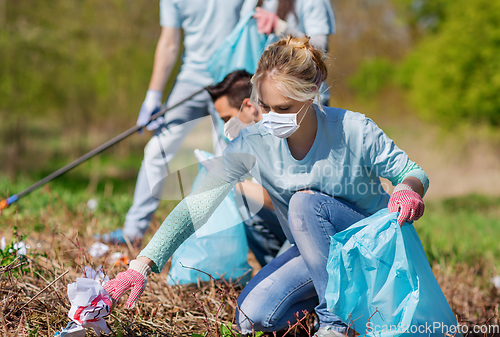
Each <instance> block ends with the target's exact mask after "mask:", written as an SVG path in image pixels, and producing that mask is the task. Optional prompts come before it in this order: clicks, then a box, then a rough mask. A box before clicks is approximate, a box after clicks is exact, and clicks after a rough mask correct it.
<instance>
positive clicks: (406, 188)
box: [392, 183, 415, 194]
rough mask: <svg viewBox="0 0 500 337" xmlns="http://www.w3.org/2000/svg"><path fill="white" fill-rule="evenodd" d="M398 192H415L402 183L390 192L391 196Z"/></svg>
mask: <svg viewBox="0 0 500 337" xmlns="http://www.w3.org/2000/svg"><path fill="white" fill-rule="evenodd" d="M399 191H412V192H415V191H414V190H413V189H412V188H411V187H410V186H409V185H407V184H404V183H399V184H398V185H397V186H396V187H395V188H394V191H392V194H394V193H396V192H399Z"/></svg>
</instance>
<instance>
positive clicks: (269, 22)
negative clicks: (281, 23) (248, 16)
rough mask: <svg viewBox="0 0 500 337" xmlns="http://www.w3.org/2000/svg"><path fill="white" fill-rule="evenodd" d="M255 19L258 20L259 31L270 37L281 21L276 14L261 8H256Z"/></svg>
mask: <svg viewBox="0 0 500 337" xmlns="http://www.w3.org/2000/svg"><path fill="white" fill-rule="evenodd" d="M253 17H254V18H256V19H257V31H258V32H259V33H261V34H266V35H269V34H271V33H272V32H274V28H276V23H278V20H279V19H280V18H279V17H278V16H277V15H276V14H274V13H271V12H268V11H266V10H264V9H262V8H260V7H257V8H255V14H254V15H253Z"/></svg>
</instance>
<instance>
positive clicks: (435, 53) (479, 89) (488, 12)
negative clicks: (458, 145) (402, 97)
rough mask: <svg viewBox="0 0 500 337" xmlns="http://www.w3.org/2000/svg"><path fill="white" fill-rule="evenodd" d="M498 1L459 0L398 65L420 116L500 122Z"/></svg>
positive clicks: (444, 121)
mask: <svg viewBox="0 0 500 337" xmlns="http://www.w3.org/2000/svg"><path fill="white" fill-rule="evenodd" d="M498 22H500V3H499V2H498V1H493V2H492V1H487V0H477V1H472V2H471V1H465V0H459V1H457V2H455V4H454V5H453V6H450V8H449V11H448V15H447V17H446V21H444V22H442V24H441V26H440V29H439V31H438V32H436V33H435V34H433V35H429V36H427V37H425V38H424V39H423V40H422V41H421V43H420V44H419V45H418V46H417V48H416V49H415V50H414V52H413V53H412V54H411V55H410V56H409V58H408V59H407V60H406V62H405V63H404V65H403V66H402V69H401V70H400V79H401V82H402V83H404V84H406V85H407V86H408V87H409V89H410V98H411V100H412V102H413V103H414V104H415V106H416V107H417V108H419V111H420V114H421V116H422V117H424V118H426V119H428V120H431V121H437V122H438V123H440V124H442V125H445V126H453V125H456V124H459V123H464V122H465V123H467V122H472V123H489V124H491V125H494V126H497V125H500V95H498V92H499V91H500V70H499V69H500V58H499V57H498V55H499V54H500V25H498Z"/></svg>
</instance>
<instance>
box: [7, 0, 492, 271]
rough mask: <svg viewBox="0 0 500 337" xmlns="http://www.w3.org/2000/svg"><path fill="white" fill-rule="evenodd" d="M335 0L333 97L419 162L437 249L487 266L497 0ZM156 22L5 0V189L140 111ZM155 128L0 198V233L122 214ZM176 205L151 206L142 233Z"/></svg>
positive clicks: (114, 7)
mask: <svg viewBox="0 0 500 337" xmlns="http://www.w3.org/2000/svg"><path fill="white" fill-rule="evenodd" d="M332 4H333V7H334V10H335V15H336V19H337V33H336V34H335V35H334V36H331V41H330V46H331V48H330V52H329V54H328V64H329V76H328V83H329V85H330V87H331V93H332V97H331V100H330V105H331V106H336V107H342V108H347V109H350V110H354V111H359V112H362V113H364V114H366V115H367V116H369V117H370V118H372V119H373V120H374V121H375V122H376V123H377V124H379V126H381V128H382V129H384V131H386V133H387V134H388V135H389V136H390V137H391V138H392V139H394V141H395V142H396V144H397V145H398V146H399V147H401V148H402V149H404V150H405V151H406V152H407V153H408V154H409V156H410V158H411V159H412V160H414V161H415V162H417V163H418V164H419V165H420V166H421V167H422V168H423V169H424V170H425V171H426V172H427V173H428V175H429V177H430V182H431V183H430V188H429V192H428V195H427V196H426V200H427V203H426V207H427V209H426V214H425V216H424V217H423V218H422V220H420V221H419V222H418V223H417V225H416V227H417V231H418V233H419V235H420V238H421V240H422V242H423V244H424V247H425V249H426V252H427V255H428V257H429V259H430V260H431V262H437V263H441V264H444V265H447V264H454V263H457V262H460V263H462V262H464V263H467V264H469V265H472V266H474V265H478V264H481V265H485V266H488V268H491V269H492V274H495V273H496V271H495V268H498V267H500V263H499V261H500V244H499V242H498V238H500V132H499V131H500V95H499V94H498V93H499V92H500V57H499V55H500V24H499V22H500V2H498V1H487V0H474V1H465V0H332ZM159 34H160V26H159V14H158V2H157V1H133V0H121V1H114V0H113V1H97V0H87V1H78V2H76V1H66V0H53V1H51V5H50V6H48V5H47V4H46V3H44V2H40V1H31V2H22V1H8V0H0V197H1V198H5V197H7V196H8V195H12V194H14V193H17V192H19V191H21V190H23V189H24V188H26V187H28V186H29V185H31V184H32V183H34V182H36V181H37V180H39V179H41V178H43V177H44V176H46V175H47V174H49V173H51V172H53V171H54V170H56V169H58V168H60V167H62V166H64V165H65V164H67V163H69V162H70V161H72V160H74V159H76V158H78V157H79V156H81V155H82V154H84V153H86V152H88V151H89V150H91V149H93V148H95V147H96V146H98V145H100V144H102V143H103V142H105V141H106V140H108V139H110V138H112V137H113V136H115V135H117V134H118V133H120V132H122V131H124V130H126V129H128V128H129V127H131V126H133V125H134V124H135V121H136V119H137V115H138V112H139V109H140V106H141V104H142V101H143V99H144V96H145V93H146V90H147V86H148V83H149V79H150V76H151V71H152V66H153V55H154V50H155V47H156V42H157V41H158V37H159ZM174 75H175V74H174ZM173 77H174V76H173V75H172V78H173ZM171 85H172V83H169V85H168V88H167V90H169V89H170V88H171ZM150 135H151V134H150V133H148V132H145V133H144V134H142V135H139V134H136V135H133V136H131V137H129V138H128V139H125V140H124V141H122V142H121V143H119V144H117V145H116V146H114V147H113V148H111V149H109V150H107V151H106V152H104V153H103V154H101V155H99V156H97V157H95V158H92V159H91V160H89V161H87V162H86V163H84V164H82V165H81V166H79V167H78V168H77V169H74V170H72V171H71V172H69V173H67V174H65V175H64V176H62V177H60V178H58V179H56V180H54V181H53V182H51V183H50V184H48V185H46V186H45V187H43V188H41V189H39V190H37V191H35V192H33V193H31V194H30V195H29V196H27V197H25V198H23V199H22V200H20V201H19V202H18V203H16V204H15V205H13V206H12V207H10V208H8V209H7V210H5V211H4V213H3V214H2V216H1V217H0V232H1V235H0V236H7V237H8V236H12V227H13V226H14V225H17V226H18V227H19V228H20V229H21V230H22V231H23V232H24V233H30V237H34V238H43V236H44V235H46V233H48V232H51V233H56V232H57V231H59V230H63V229H66V228H68V225H69V226H70V227H74V228H78V230H79V231H80V233H81V232H85V231H87V232H89V231H94V232H105V231H107V230H110V229H115V228H118V227H120V226H121V225H122V223H123V219H124V216H125V213H126V211H127V210H128V208H129V207H130V205H131V203H132V194H133V190H134V185H135V179H136V175H137V172H138V169H139V166H140V161H141V160H142V157H143V149H144V146H145V144H146V143H147V141H148V140H149V138H150ZM209 137H210V133H209V131H208V129H207V127H200V128H199V132H196V133H193V134H191V136H189V138H188V141H187V142H185V144H184V146H183V149H182V150H181V155H180V156H178V158H177V159H176V160H179V161H180V162H182V161H183V160H191V159H187V158H194V157H193V156H192V150H193V149H194V148H206V147H207V146H208V148H209V149H210V146H211V145H210V139H209ZM207 144H208V145H207ZM193 160H194V159H193ZM190 163H191V162H190ZM91 199H92V200H94V201H95V202H93V203H88V201H89V200H91ZM91 206H92V207H91ZM174 206H175V202H163V203H162V204H161V208H160V210H159V212H157V214H156V216H155V221H154V225H153V226H152V227H153V228H152V232H153V231H154V229H155V227H157V226H159V224H160V223H161V221H162V220H163V219H164V218H165V217H166V215H167V214H168V212H169V211H170V210H171V209H172V208H173V207H174ZM82 214H83V215H84V216H82V217H78V219H82V221H81V222H78V223H77V222H76V221H73V220H72V219H75V218H77V215H78V216H79V215H82ZM89 226H91V228H90V229H89ZM40 240H41V239H40Z"/></svg>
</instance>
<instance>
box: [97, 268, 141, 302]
mask: <svg viewBox="0 0 500 337" xmlns="http://www.w3.org/2000/svg"><path fill="white" fill-rule="evenodd" d="M149 274H151V267H150V266H149V265H148V264H147V263H145V262H143V261H140V260H132V261H130V265H129V268H128V270H127V271H125V272H121V273H118V275H116V278H114V279H112V280H110V281H108V282H106V283H105V284H104V285H103V288H104V289H105V290H106V291H107V292H108V294H109V295H110V296H111V298H112V299H113V304H114V303H116V302H118V300H119V299H120V297H122V295H123V294H124V293H125V292H126V291H127V290H129V289H131V288H132V292H131V293H130V295H129V297H128V299H127V305H126V306H127V308H128V309H132V308H133V307H134V306H135V303H136V302H137V300H138V299H139V296H141V294H142V292H143V291H144V289H145V288H146V283H147V279H148V275H149Z"/></svg>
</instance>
